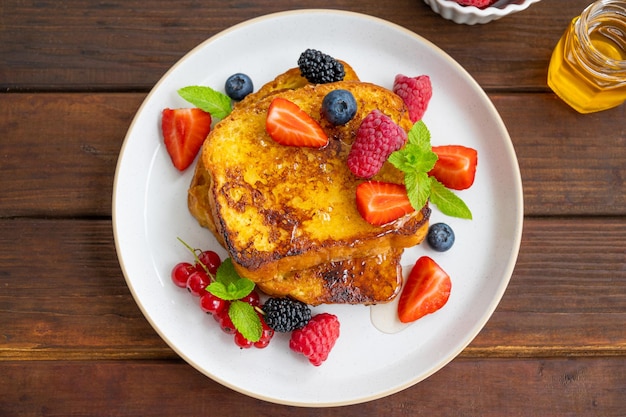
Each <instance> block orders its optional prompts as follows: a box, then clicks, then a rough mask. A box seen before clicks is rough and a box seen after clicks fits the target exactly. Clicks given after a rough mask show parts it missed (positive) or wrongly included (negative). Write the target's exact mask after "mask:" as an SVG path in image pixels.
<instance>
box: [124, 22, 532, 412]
mask: <svg viewBox="0 0 626 417" xmlns="http://www.w3.org/2000/svg"><path fill="white" fill-rule="evenodd" d="M306 48H315V49H319V50H322V51H324V52H326V53H328V54H330V55H332V56H335V57H337V58H340V59H343V60H345V61H347V62H349V63H350V64H351V66H352V67H353V68H355V70H356V71H357V73H358V74H359V76H360V78H361V79H362V80H364V81H370V82H375V83H377V84H380V85H382V86H385V87H388V88H391V86H392V83H393V78H394V76H395V75H396V74H397V73H404V74H406V75H420V74H428V75H429V76H430V77H431V80H432V83H433V89H434V94H433V98H432V101H431V102H430V106H429V109H428V111H427V112H426V115H425V117H424V121H425V122H426V124H427V126H428V127H429V129H430V131H431V134H432V142H433V144H434V145H442V144H452V143H456V144H463V145H466V146H470V147H473V148H475V149H477V150H478V155H479V167H478V172H477V176H476V181H475V184H474V186H473V187H472V188H471V189H469V190H465V191H462V192H460V193H459V195H460V196H461V197H462V198H463V199H464V200H465V202H466V203H467V204H468V205H469V207H470V208H471V210H472V212H473V214H474V220H473V221H463V220H457V219H452V218H447V217H445V216H443V215H442V214H440V213H439V212H438V211H437V210H436V209H435V210H434V211H433V214H432V218H431V219H432V220H431V221H432V222H437V221H445V222H447V223H449V224H450V225H451V226H452V227H453V228H454V230H455V232H456V236H457V241H456V244H455V246H454V247H453V248H452V249H451V250H450V251H448V252H446V253H444V254H440V253H435V252H433V251H432V250H430V249H429V248H427V247H426V245H420V246H419V247H416V248H413V249H410V250H408V251H407V252H406V254H405V256H404V258H403V265H405V266H406V268H405V270H408V269H409V268H410V266H412V264H413V263H414V262H415V260H416V259H417V257H418V256H420V255H424V254H428V255H430V256H432V257H433V258H434V259H435V260H436V261H437V262H438V263H439V264H440V265H441V266H442V267H443V268H444V269H445V270H446V271H447V272H448V273H449V274H450V275H451V277H452V280H453V289H452V295H451V297H450V300H449V301H448V304H447V305H446V306H445V307H444V308H443V309H442V310H440V311H438V312H437V313H435V314H432V315H430V316H427V317H425V318H423V319H421V320H419V321H417V322H416V323H414V324H413V325H411V326H409V327H408V328H406V329H404V330H402V331H401V332H398V333H394V334H389V333H383V332H381V331H379V330H377V328H376V327H375V326H374V325H372V322H371V320H370V308H369V307H365V306H320V307H316V308H315V309H314V311H315V312H320V311H329V312H332V313H334V314H336V315H338V317H339V319H340V321H341V337H340V338H339V340H338V341H337V344H336V345H335V348H334V349H333V351H332V352H331V355H330V357H329V358H328V360H327V361H326V362H325V363H324V364H323V365H322V366H320V367H314V366H312V365H310V364H309V363H308V361H307V360H306V359H305V358H304V357H303V356H301V355H296V354H294V353H293V352H291V351H290V350H289V348H288V338H287V336H285V335H278V336H276V337H274V339H273V340H272V343H271V344H270V346H269V347H268V348H266V349H249V350H240V349H239V348H237V347H236V346H235V344H234V343H233V341H232V336H228V335H226V334H224V333H222V332H221V331H220V330H219V328H218V326H217V324H216V323H215V321H214V320H213V319H212V318H211V317H210V316H208V315H205V314H204V313H202V312H201V310H200V308H199V306H198V300H197V299H195V298H193V297H191V296H190V295H189V294H188V293H187V291H185V290H182V289H179V288H177V287H175V286H174V285H173V284H172V283H171V282H170V277H169V275H170V270H171V268H172V266H173V265H175V264H176V263H177V262H179V261H181V260H189V258H190V254H189V253H188V252H187V250H186V249H185V248H184V247H183V246H182V245H181V244H180V243H179V242H178V241H177V240H176V238H177V237H181V238H183V239H184V240H186V241H187V242H188V243H189V244H191V245H192V246H194V247H201V248H204V249H211V248H212V249H215V250H217V251H218V253H220V254H221V255H222V256H225V252H224V250H222V248H220V247H219V246H218V245H217V243H216V242H215V240H214V239H213V237H212V236H211V234H210V232H208V231H207V230H205V229H202V228H200V227H199V226H198V224H197V223H196V221H195V220H194V219H193V218H192V217H191V215H190V214H189V212H188V210H187V206H186V192H187V187H188V185H189V183H190V180H191V177H192V174H193V168H190V169H189V170H188V171H187V172H185V173H184V174H180V173H179V172H178V171H177V170H176V169H174V167H173V166H172V164H171V162H170V160H169V156H168V154H167V152H166V150H165V148H164V146H163V144H162V138H161V133H160V127H159V124H160V112H161V110H162V109H163V108H164V107H173V108H175V107H189V106H190V105H189V104H188V103H187V102H185V101H183V100H182V99H181V98H180V97H178V95H177V90H178V89H179V88H180V87H184V86H188V85H198V84H201V85H208V86H212V87H213V88H218V89H221V88H222V86H223V85H224V81H225V79H226V78H227V77H228V76H229V75H230V74H233V73H235V72H245V73H247V74H248V75H250V76H251V78H252V79H253V80H254V82H255V85H256V86H257V87H259V86H260V85H262V84H263V83H265V82H266V81H269V80H271V79H273V78H274V76H275V75H277V74H278V73H280V72H283V71H285V70H287V69H288V68H292V67H294V66H296V65H297V64H296V62H297V58H298V56H299V55H300V53H301V52H302V51H304V50H305V49H306ZM522 212H523V203H522V186H521V179H520V173H519V168H518V164H517V159H516V156H515V152H514V149H513V146H512V144H511V140H510V138H509V136H508V133H507V131H506V128H505V126H504V124H503V123H502V121H501V119H500V117H499V115H498V113H497V112H496V110H495V108H494V106H493V105H492V103H491V102H490V101H489V99H488V98H487V96H486V95H485V93H484V92H483V90H482V89H481V88H480V87H479V86H478V84H477V83H476V82H475V81H474V80H473V79H472V78H471V76H470V75H468V74H467V72H465V71H464V70H463V69H462V68H461V67H460V66H459V65H458V64H457V63H456V62H455V61H453V60H452V59H451V58H450V57H449V56H448V55H446V54H445V53H444V52H442V51H441V50H439V49H438V48H437V47H435V46H434V45H432V44H431V43H429V42H428V41H426V40H425V39H423V38H421V37H419V36H418V35H416V34H414V33H412V32H410V31H408V30H406V29H403V28H401V27H399V26H396V25H394V24H391V23H389V22H386V21H383V20H379V19H377V18H373V17H369V16H364V15H360V14H354V13H348V12H341V11H331V10H301V11H295V12H285V13H278V14H273V15H268V16H264V17H260V18H257V19H254V20H251V21H248V22H245V23H242V24H240V25H237V26H235V27H233V28H231V29H229V30H226V31H224V32H222V33H220V34H218V35H216V36H214V37H212V38H210V39H208V40H207V41H205V42H204V43H202V44H201V45H199V46H198V47H197V48H195V49H193V50H192V51H191V52H189V53H188V54H187V55H186V56H185V57H183V58H182V59H181V60H180V61H179V62H178V63H177V64H176V65H174V66H173V67H172V68H171V69H170V70H169V71H168V72H167V73H166V74H165V76H164V77H163V78H162V79H161V80H160V81H159V82H158V84H157V85H156V86H155V87H154V89H153V90H152V92H151V93H150V94H149V95H148V97H147V98H146V100H145V101H144V103H143V104H142V106H141V108H140V109H139V111H138V112H137V115H136V116H135V119H134V120H133V122H132V124H131V126H130V129H129V131H128V134H127V136H126V139H125V141H124V145H123V147H122V151H121V153H120V157H119V161H118V166H117V171H116V176H115V185H114V193H113V226H114V234H115V243H116V248H117V252H118V256H119V260H120V264H121V267H122V269H123V272H124V275H125V277H126V280H127V282H128V286H129V288H130V290H131V292H132V294H133V296H134V298H135V300H136V302H137V304H138V305H139V307H140V308H141V310H142V312H143V314H144V315H145V317H146V318H147V319H148V321H149V322H150V323H151V324H152V326H153V327H154V329H155V330H156V331H157V332H158V333H159V335H160V336H161V337H162V338H163V339H164V340H165V341H166V342H167V343H168V344H169V346H171V347H172V349H174V350H175V351H176V352H177V353H178V354H179V355H180V356H181V357H182V358H184V359H185V360H186V361H187V362H188V363H189V364H191V365H192V366H193V367H195V368H196V369H198V370H199V371H200V372H202V373H204V374H205V375H207V376H209V377H210V378H212V379H214V380H215V381H218V382H220V383H221V384H224V385H225V386H228V387H230V388H232V389H234V390H236V391H239V392H242V393H245V394H247V395H250V396H252V397H255V398H260V399H263V400H267V401H271V402H276V403H283V404H290V405H298V406H316V407H321V406H335V405H345V404H354V403H359V402H364V401H369V400H372V399H376V398H380V397H383V396H386V395H389V394H392V393H395V392H398V391H400V390H402V389H404V388H407V387H409V386H411V385H413V384H415V383H417V382H419V381H421V380H423V379H425V378H426V377H428V376H429V375H431V374H433V373H434V372H436V371H437V370H438V369H440V368H441V367H443V366H444V365H445V364H447V363H448V362H449V361H451V360H452V359H453V358H454V357H455V356H457V355H458V354H459V353H460V352H461V351H462V350H463V349H464V348H465V347H466V346H467V345H468V344H469V343H470V342H471V341H472V339H473V338H474V337H475V336H476V334H478V332H479V331H480V330H481V329H482V327H483V326H484V325H485V323H486V322H487V320H488V319H489V317H490V316H491V314H492V313H493V311H494V310H495V308H496V306H497V304H498V302H499V301H500V299H501V297H502V295H503V293H504V291H505V289H506V286H507V284H508V282H509V279H510V277H511V274H512V271H513V267H514V264H515V261H516V258H517V254H518V249H519V244H520V239H521V232H522V217H523V216H522ZM390 308H393V306H392V307H387V310H389V309H390ZM384 310H385V309H384V308H383V310H382V313H384Z"/></svg>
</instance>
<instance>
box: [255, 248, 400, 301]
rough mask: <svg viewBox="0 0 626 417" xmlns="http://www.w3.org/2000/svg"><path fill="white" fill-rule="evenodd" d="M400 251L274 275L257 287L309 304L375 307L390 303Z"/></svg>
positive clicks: (396, 287)
mask: <svg viewBox="0 0 626 417" xmlns="http://www.w3.org/2000/svg"><path fill="white" fill-rule="evenodd" d="M402 252H403V250H402V249H390V250H388V251H386V252H382V253H380V254H378V255H375V256H370V257H367V258H352V259H347V260H344V261H337V262H329V263H325V264H321V265H318V266H314V267H312V268H309V269H305V270H300V271H292V272H289V273H287V274H284V275H278V276H276V277H274V279H272V280H269V281H263V282H259V283H258V284H257V285H258V287H259V288H260V289H261V291H263V292H264V293H266V294H268V295H270V296H278V297H283V296H286V295H288V296H290V297H292V298H295V299H296V300H299V301H302V302H303V303H306V304H309V305H313V306H316V305H319V304H379V303H386V302H388V301H391V300H393V299H394V298H395V297H396V295H398V293H399V291H400V287H401V285H402V267H401V265H400V258H401V257H402Z"/></svg>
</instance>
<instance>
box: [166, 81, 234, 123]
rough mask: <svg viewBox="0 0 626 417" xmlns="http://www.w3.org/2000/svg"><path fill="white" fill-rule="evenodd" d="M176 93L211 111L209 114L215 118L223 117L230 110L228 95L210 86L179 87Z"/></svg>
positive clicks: (230, 103)
mask: <svg viewBox="0 0 626 417" xmlns="http://www.w3.org/2000/svg"><path fill="white" fill-rule="evenodd" d="M178 94H179V95H180V96H181V97H182V98H184V99H185V100H187V101H188V102H190V103H191V104H193V105H194V106H196V107H198V108H199V109H202V110H204V111H206V112H209V113H211V116H212V117H215V118H217V119H223V118H224V117H226V116H228V115H229V114H230V112H231V110H232V102H231V100H230V97H228V96H227V95H226V94H224V93H220V92H219V91H216V90H214V89H212V88H211V87H204V86H198V85H192V86H189V87H183V88H181V89H179V90H178Z"/></svg>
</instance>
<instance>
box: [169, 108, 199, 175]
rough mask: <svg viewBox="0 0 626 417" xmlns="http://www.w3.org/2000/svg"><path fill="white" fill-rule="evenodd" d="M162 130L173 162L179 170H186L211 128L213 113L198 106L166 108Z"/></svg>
mask: <svg viewBox="0 0 626 417" xmlns="http://www.w3.org/2000/svg"><path fill="white" fill-rule="evenodd" d="M161 130H162V132H163V139H164V141H165V148H166V149H167V152H168V153H169V154H170V158H171V159H172V163H173V164H174V166H175V167H176V168H177V169H178V170H179V171H184V170H185V169H187V168H188V167H189V165H191V163H192V162H193V160H194V159H195V158H196V155H197V154H198V151H200V148H201V147H202V144H203V143H204V140H205V139H206V137H207V135H208V134H209V131H210V130H211V115H210V114H209V113H207V112H205V111H203V110H200V109H198V108H191V109H164V110H163V112H162V114H161Z"/></svg>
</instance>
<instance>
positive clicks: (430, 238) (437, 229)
mask: <svg viewBox="0 0 626 417" xmlns="http://www.w3.org/2000/svg"><path fill="white" fill-rule="evenodd" d="M426 241H427V242H428V245H429V246H430V247H431V248H433V249H434V250H436V251H437V252H445V251H447V250H448V249H450V248H451V247H452V245H454V231H453V230H452V228H451V227H450V226H449V225H447V224H445V223H435V224H433V225H431V226H430V227H429V228H428V233H427V234H426Z"/></svg>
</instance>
